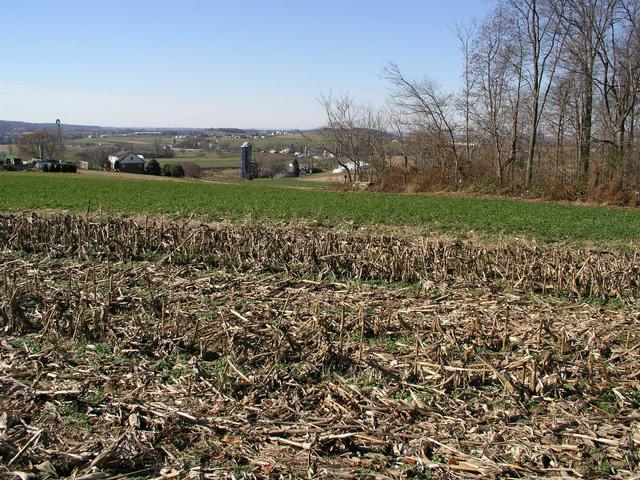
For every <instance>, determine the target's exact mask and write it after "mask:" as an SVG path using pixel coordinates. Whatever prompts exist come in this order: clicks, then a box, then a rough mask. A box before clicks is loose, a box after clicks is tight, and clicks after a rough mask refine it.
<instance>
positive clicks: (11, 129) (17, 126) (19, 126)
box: [0, 120, 112, 135]
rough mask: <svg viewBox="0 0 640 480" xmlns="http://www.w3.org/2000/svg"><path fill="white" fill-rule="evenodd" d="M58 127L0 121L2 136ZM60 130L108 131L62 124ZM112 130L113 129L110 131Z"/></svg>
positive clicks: (87, 126) (48, 124)
mask: <svg viewBox="0 0 640 480" xmlns="http://www.w3.org/2000/svg"><path fill="white" fill-rule="evenodd" d="M56 128H58V127H57V125H56V124H55V123H30V122H16V121H13V120H0V135H6V134H10V133H22V132H30V131H33V130H47V129H51V130H55V129H56ZM60 128H61V129H62V130H63V131H78V130H80V131H87V130H106V129H105V128H104V127H98V126H96V125H68V124H64V123H61V124H60ZM108 130H112V129H108Z"/></svg>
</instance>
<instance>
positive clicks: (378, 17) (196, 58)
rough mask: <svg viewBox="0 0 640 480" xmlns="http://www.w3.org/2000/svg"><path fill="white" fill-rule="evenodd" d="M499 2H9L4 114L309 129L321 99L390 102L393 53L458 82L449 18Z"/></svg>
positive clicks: (473, 14)
mask: <svg viewBox="0 0 640 480" xmlns="http://www.w3.org/2000/svg"><path fill="white" fill-rule="evenodd" d="M492 5H493V0H447V1H439V0H422V1H420V0H396V1H391V0H369V1H365V0H342V1H338V0H335V1H334V0H323V1H319V0H298V1H293V0H272V1H258V0H254V1H250V0H233V1H232V0H209V1H195V0H181V1H177V0H175V1H165V0H154V1H147V0H140V1H136V0H129V1H124V0H122V1H120V0H118V1H112V0H100V1H97V0H96V1H86V0H84V1H80V0H77V1H70V0H56V1H50V0H0V12H1V13H2V15H1V17H2V36H3V44H4V48H3V49H2V50H3V55H2V57H3V58H2V60H3V61H2V65H3V68H2V71H3V74H2V75H1V76H0V119H3V120H23V121H33V122H48V121H55V119H56V118H60V119H61V120H62V121H63V123H76V124H93V125H108V126H132V127H136V126H137V127H144V126H149V127H151V126H157V127H222V126H225V127H244V128H252V127H255V128H313V127H317V126H320V125H321V124H322V123H323V116H322V110H321V108H320V106H319V104H318V102H317V98H318V96H319V95H320V94H322V93H328V92H330V91H333V92H335V93H350V94H351V95H353V96H354V97H356V98H358V99H359V100H362V101H366V102H370V103H372V104H381V103H383V102H384V100H385V98H386V96H387V94H388V85H387V83H386V82H385V81H384V80H382V79H380V72H381V70H382V68H383V67H384V66H385V65H386V64H387V63H388V62H390V61H393V62H396V63H398V64H399V65H400V68H401V69H402V71H403V72H405V73H406V74H408V75H409V76H412V77H421V76H423V75H425V74H428V75H429V76H431V77H433V78H436V79H438V80H439V81H440V83H441V84H442V85H444V86H446V87H448V88H451V89H457V88H459V87H460V73H461V72H460V68H461V57H460V54H459V52H458V45H457V41H456V38H455V35H454V33H453V31H452V28H453V27H454V26H455V24H456V23H457V22H460V21H470V20H473V19H474V18H475V19H478V20H479V19H480V18H481V17H482V16H483V15H484V14H485V13H486V12H487V11H488V10H489V9H490V8H491V6H492Z"/></svg>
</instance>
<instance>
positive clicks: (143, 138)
mask: <svg viewBox="0 0 640 480" xmlns="http://www.w3.org/2000/svg"><path fill="white" fill-rule="evenodd" d="M158 141H159V142H160V143H162V144H168V143H171V142H172V141H173V137H172V136H168V135H127V136H126V137H125V136H119V135H114V136H108V137H103V138H78V139H75V140H71V141H70V142H69V144H70V145H81V146H83V145H102V146H105V145H120V144H131V145H140V146H148V145H151V144H153V143H154V142H158Z"/></svg>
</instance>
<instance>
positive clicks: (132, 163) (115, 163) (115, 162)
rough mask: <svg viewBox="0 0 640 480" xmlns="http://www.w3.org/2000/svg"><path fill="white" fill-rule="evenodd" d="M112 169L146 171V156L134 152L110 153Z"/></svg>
mask: <svg viewBox="0 0 640 480" xmlns="http://www.w3.org/2000/svg"><path fill="white" fill-rule="evenodd" d="M109 163H110V164H111V170H115V171H119V172H130V173H144V157H143V156H142V155H137V154H135V153H133V152H120V153H115V154H113V155H109Z"/></svg>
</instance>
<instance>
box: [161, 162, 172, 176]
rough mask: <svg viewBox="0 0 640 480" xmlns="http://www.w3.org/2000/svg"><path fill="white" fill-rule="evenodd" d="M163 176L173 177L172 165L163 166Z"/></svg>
mask: <svg viewBox="0 0 640 480" xmlns="http://www.w3.org/2000/svg"><path fill="white" fill-rule="evenodd" d="M162 175H164V176H165V177H170V176H171V165H169V164H168V163H165V164H164V165H162Z"/></svg>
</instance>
